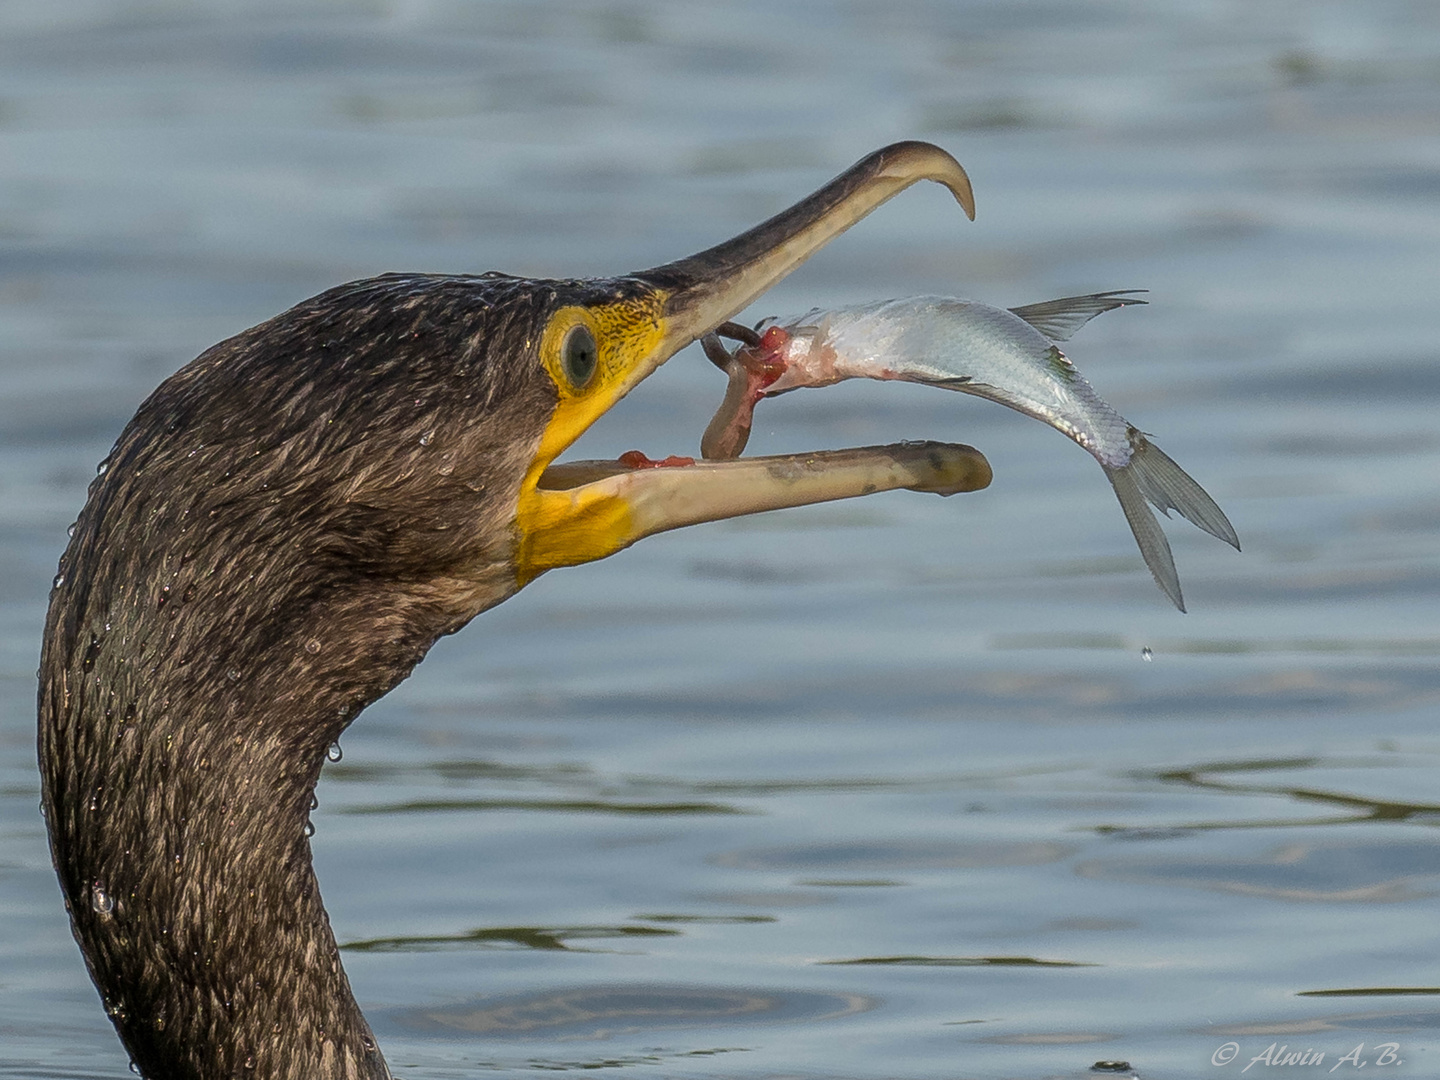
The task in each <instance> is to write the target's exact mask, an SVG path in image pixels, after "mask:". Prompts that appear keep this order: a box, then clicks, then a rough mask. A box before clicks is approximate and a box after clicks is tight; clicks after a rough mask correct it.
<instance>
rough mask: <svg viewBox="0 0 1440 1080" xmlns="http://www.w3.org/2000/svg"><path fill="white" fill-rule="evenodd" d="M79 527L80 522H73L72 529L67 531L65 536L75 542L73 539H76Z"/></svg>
mask: <svg viewBox="0 0 1440 1080" xmlns="http://www.w3.org/2000/svg"><path fill="white" fill-rule="evenodd" d="M79 527H80V523H79V522H78V521H72V522H71V523H70V527H69V528H68V529H66V530H65V535H66V536H68V537H70V538H71V539H72V540H73V539H74V538H75V530H76V529H78V528H79Z"/></svg>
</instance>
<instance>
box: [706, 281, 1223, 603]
mask: <svg viewBox="0 0 1440 1080" xmlns="http://www.w3.org/2000/svg"><path fill="white" fill-rule="evenodd" d="M1136 291H1139V290H1126V291H1120V292H1107V293H1095V294H1092V295H1089V296H1067V297H1064V298H1062V299H1060V300H1049V301H1046V302H1045V303H1042V304H1030V305H1027V306H1026V307H1018V308H1011V309H1009V310H1005V309H1003V308H994V307H990V306H989V305H986V304H979V303H976V302H974V301H972V300H958V299H955V298H953V297H943V296H919V297H907V298H904V299H900V300H885V301H881V302H878V303H869V304H860V305H856V306H852V307H842V308H834V309H831V310H824V311H822V310H819V309H816V310H812V311H809V312H807V313H806V314H804V315H802V316H800V317H799V318H795V319H788V320H784V321H777V322H774V323H773V324H771V325H770V326H768V327H767V328H766V329H765V331H764V334H763V335H762V336H761V338H760V343H759V344H758V345H756V344H748V345H742V347H740V348H739V349H737V350H736V352H735V353H733V354H731V353H729V352H728V351H726V350H725V348H724V346H723V345H721V344H720V343H719V339H718V338H716V337H714V336H713V335H712V336H711V337H709V338H708V339H707V340H706V341H705V342H704V344H705V349H706V354H707V355H708V356H709V357H710V358H711V360H713V361H715V362H716V363H717V364H718V365H720V366H722V367H724V368H725V369H726V371H727V372H728V373H729V375H730V387H729V390H728V391H727V393H726V397H725V402H724V403H723V404H722V405H721V407H720V410H719V412H717V413H716V415H715V419H714V420H712V421H711V424H710V427H709V428H708V429H707V430H706V432H705V437H704V439H703V440H702V442H701V452H702V454H703V455H704V456H705V457H707V458H726V457H736V456H738V455H739V453H740V452H741V450H743V449H744V446H745V441H746V439H747V438H748V435H749V430H750V421H751V413H752V412H753V410H754V407H755V405H756V403H757V402H759V401H760V400H761V399H762V398H764V397H771V396H774V395H775V394H782V393H785V392H786V391H789V390H798V389H800V388H801V387H806V386H828V385H830V384H831V383H836V382H840V381H841V380H843V379H854V378H866V379H901V380H904V381H906V382H917V383H924V384H926V385H927V386H939V387H943V388H944V389H947V390H958V391H960V392H962V393H966V394H974V395H976V396H978V397H983V398H989V399H990V400H991V401H998V402H999V403H1000V404H1002V405H1008V406H1009V407H1010V408H1012V409H1015V410H1017V411H1019V412H1022V413H1024V414H1025V415H1026V416H1033V417H1034V418H1035V419H1037V420H1040V421H1043V422H1044V423H1046V424H1049V425H1050V426H1051V427H1053V428H1056V429H1057V430H1059V431H1061V432H1063V433H1064V434H1065V435H1067V436H1069V437H1070V438H1071V439H1073V440H1074V441H1075V442H1077V443H1079V444H1080V445H1081V446H1083V447H1084V448H1085V449H1086V450H1088V451H1089V452H1090V454H1091V455H1092V456H1093V457H1094V458H1095V460H1096V461H1098V462H1099V463H1100V467H1101V468H1102V469H1104V470H1105V475H1106V476H1107V477H1108V478H1109V480H1110V484H1111V486H1112V487H1113V488H1114V489H1115V495H1116V497H1117V498H1118V499H1119V500H1120V508H1121V509H1122V510H1123V511H1124V512H1125V520H1126V521H1127V522H1129V524H1130V531H1131V532H1132V533H1134V534H1135V541H1136V543H1138V544H1139V545H1140V553H1141V554H1142V555H1143V556H1144V557H1145V565H1146V566H1148V567H1149V568H1150V573H1151V574H1152V575H1153V576H1154V578H1155V583H1156V584H1157V585H1159V586H1160V588H1161V590H1163V591H1164V593H1165V595H1166V596H1168V597H1169V598H1170V599H1171V601H1172V602H1173V603H1174V604H1175V606H1176V607H1177V608H1179V609H1180V610H1181V611H1184V610H1185V601H1184V598H1183V596H1182V595H1181V592H1180V579H1179V577H1178V575H1177V574H1176V573H1175V560H1174V558H1173V556H1172V555H1171V553H1170V544H1169V542H1168V541H1167V540H1166V539H1165V534H1164V533H1163V532H1162V531H1161V529H1160V524H1159V522H1157V521H1156V520H1155V515H1154V514H1152V513H1151V512H1150V508H1149V507H1148V506H1146V500H1149V502H1150V503H1152V504H1154V505H1155V506H1156V507H1157V508H1158V509H1159V510H1160V512H1161V513H1163V514H1165V516H1166V517H1169V516H1170V511H1171V510H1175V511H1178V512H1179V514H1180V515H1181V516H1182V517H1184V518H1186V519H1187V520H1189V521H1191V522H1193V523H1194V524H1196V525H1198V526H1199V527H1200V528H1202V529H1204V530H1205V531H1206V532H1208V533H1210V534H1211V535H1212V536H1215V537H1218V538H1219V539H1221V540H1224V541H1225V542H1226V543H1227V544H1230V545H1231V546H1232V547H1234V548H1235V549H1236V550H1237V551H1238V550H1239V549H1240V541H1239V538H1238V537H1237V536H1236V535H1235V529H1234V528H1233V527H1232V526H1231V524H1230V522H1229V520H1228V519H1227V518H1226V517H1225V514H1224V512H1223V511H1222V510H1221V509H1220V507H1218V506H1217V505H1216V504H1215V500H1214V499H1212V498H1210V496H1209V495H1208V494H1206V492H1205V490H1204V489H1203V488H1202V487H1201V486H1200V485H1199V484H1197V483H1196V482H1195V481H1194V480H1193V479H1191V478H1190V476H1189V475H1188V474H1187V473H1186V472H1185V471H1184V470H1183V469H1181V468H1180V466H1179V465H1176V464H1175V462H1173V461H1171V460H1170V458H1168V457H1167V456H1166V455H1165V454H1164V453H1163V452H1161V450H1160V448H1159V447H1157V446H1156V445H1155V444H1154V443H1152V442H1151V441H1150V440H1149V439H1148V438H1147V437H1146V436H1145V435H1144V434H1142V433H1141V432H1140V431H1139V429H1137V428H1136V427H1135V426H1134V425H1133V424H1131V423H1130V422H1129V421H1128V420H1126V419H1125V418H1124V417H1123V416H1121V415H1120V414H1119V413H1118V412H1116V411H1115V410H1114V409H1113V408H1111V407H1110V406H1109V405H1108V404H1107V403H1106V402H1105V401H1104V399H1102V398H1101V397H1100V395H1099V394H1097V393H1095V391H1094V390H1093V389H1092V388H1091V386H1090V384H1089V383H1088V382H1086V381H1085V378H1084V376H1082V375H1081V374H1080V372H1079V371H1078V370H1077V369H1076V367H1075V365H1074V364H1072V363H1071V362H1070V359H1069V358H1068V357H1067V356H1066V355H1065V354H1064V353H1063V352H1061V351H1060V348H1059V346H1058V345H1057V344H1056V342H1060V341H1066V340H1068V339H1069V338H1070V335H1072V334H1073V333H1074V332H1075V331H1076V330H1078V329H1080V327H1082V326H1084V325H1085V324H1086V323H1087V322H1089V321H1090V320H1091V319H1093V318H1094V317H1095V316H1096V315H1099V314H1100V313H1101V312H1105V311H1110V310H1112V309H1114V308H1117V307H1123V306H1125V305H1127V304H1143V303H1144V302H1145V301H1143V300H1138V299H1136V298H1135V296H1134V293H1135V292H1136Z"/></svg>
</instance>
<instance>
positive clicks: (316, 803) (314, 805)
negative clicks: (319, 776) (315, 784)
mask: <svg viewBox="0 0 1440 1080" xmlns="http://www.w3.org/2000/svg"><path fill="white" fill-rule="evenodd" d="M319 808H320V796H319V795H316V794H315V793H314V792H313V791H312V792H311V793H310V809H311V810H318V809H319Z"/></svg>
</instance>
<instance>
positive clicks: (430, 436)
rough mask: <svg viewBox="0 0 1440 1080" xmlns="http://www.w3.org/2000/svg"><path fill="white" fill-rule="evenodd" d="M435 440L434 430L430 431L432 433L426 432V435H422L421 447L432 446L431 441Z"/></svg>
mask: <svg viewBox="0 0 1440 1080" xmlns="http://www.w3.org/2000/svg"><path fill="white" fill-rule="evenodd" d="M433 438H435V432H434V430H433V429H432V430H430V431H427V432H425V434H424V435H421V436H420V445H421V446H429V445H430V440H431V439H433Z"/></svg>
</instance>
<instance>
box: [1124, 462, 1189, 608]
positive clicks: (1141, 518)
mask: <svg viewBox="0 0 1440 1080" xmlns="http://www.w3.org/2000/svg"><path fill="white" fill-rule="evenodd" d="M1166 460H1167V461H1169V458H1166ZM1172 464H1173V463H1172ZM1103 468H1104V469H1105V475H1106V476H1107V477H1109V478H1110V486H1111V487H1113V488H1114V489H1115V497H1116V498H1117V499H1119V500H1120V509H1121V510H1123V511H1125V520H1126V521H1127V522H1129V524H1130V531H1131V532H1132V533H1134V534H1135V542H1136V543H1137V544H1139V545H1140V554H1141V555H1143V556H1144V557H1145V565H1146V566H1148V567H1149V568H1150V576H1151V577H1153V578H1154V579H1155V584H1156V585H1159V586H1160V590H1161V592H1163V593H1164V594H1165V595H1166V596H1168V597H1169V598H1170V602H1171V603H1173V604H1174V605H1175V606H1176V607H1177V608H1179V609H1180V610H1181V611H1184V610H1185V597H1184V596H1182V595H1181V593H1180V575H1179V574H1177V573H1176V572H1175V557H1174V556H1173V555H1171V554H1170V541H1168V540H1166V539H1165V534H1164V533H1163V532H1162V531H1161V530H1160V522H1158V521H1156V520H1155V515H1154V514H1152V513H1151V512H1150V507H1148V506H1146V505H1145V495H1144V494H1142V492H1143V490H1144V488H1143V486H1142V485H1141V483H1140V482H1139V479H1138V476H1137V473H1136V470H1135V468H1134V461H1133V460H1132V461H1131V464H1129V465H1122V466H1121V467H1120V468H1118V469H1112V468H1111V467H1110V466H1108V465H1106V466H1103ZM1187 479H1188V478H1187ZM1192 482H1193V481H1192Z"/></svg>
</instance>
